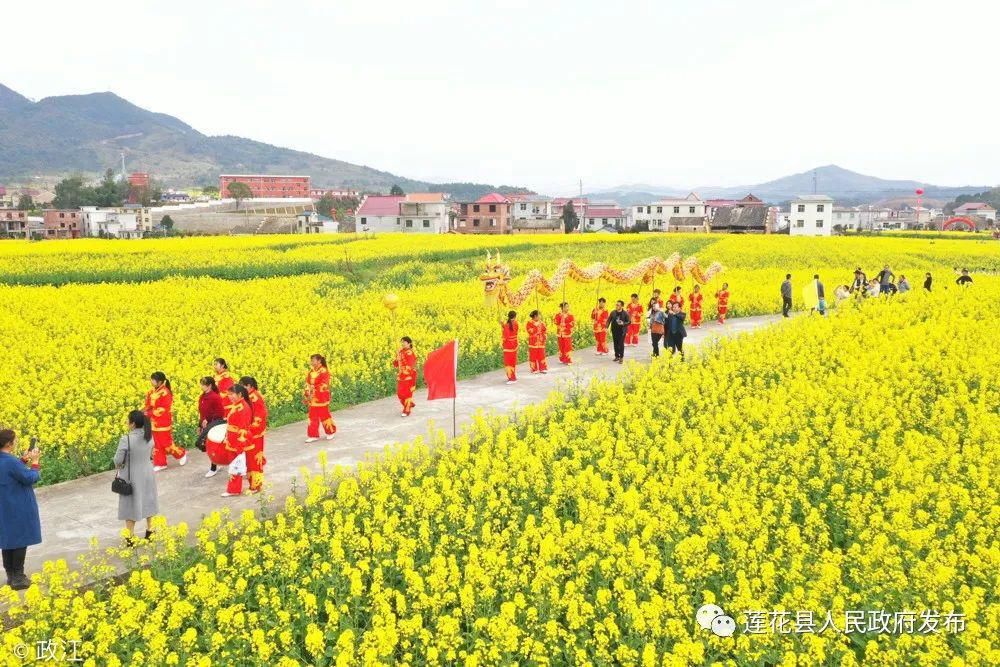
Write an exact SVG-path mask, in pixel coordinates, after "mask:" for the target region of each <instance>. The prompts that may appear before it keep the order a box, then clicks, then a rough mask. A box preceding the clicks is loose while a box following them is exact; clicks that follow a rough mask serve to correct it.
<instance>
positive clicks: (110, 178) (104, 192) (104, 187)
mask: <svg viewBox="0 0 1000 667" xmlns="http://www.w3.org/2000/svg"><path fill="white" fill-rule="evenodd" d="M128 188H129V185H128V181H119V180H118V179H117V178H115V172H114V170H112V169H108V170H107V171H105V172H104V178H102V179H101V182H100V183H98V184H97V187H96V188H94V205H96V206H121V205H122V202H124V201H125V200H126V199H127V198H128Z"/></svg>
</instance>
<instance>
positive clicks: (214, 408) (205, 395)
mask: <svg viewBox="0 0 1000 667" xmlns="http://www.w3.org/2000/svg"><path fill="white" fill-rule="evenodd" d="M219 361H220V360H216V364H218V362H219ZM225 420H226V409H225V407H224V406H223V402H222V394H221V393H220V392H219V385H217V384H215V378H211V377H208V376H207V375H206V376H205V377H203V378H202V379H201V396H199V397H198V424H199V426H200V428H201V432H200V433H199V434H198V443H199V446H198V449H202V450H204V446H203V445H202V444H201V443H204V442H205V436H206V435H207V434H208V425H209V424H212V423H213V422H222V421H225ZM218 472H219V466H217V465H215V464H214V463H213V464H212V465H211V466H210V467H209V469H208V472H206V473H205V477H215V476H216V475H217V474H218Z"/></svg>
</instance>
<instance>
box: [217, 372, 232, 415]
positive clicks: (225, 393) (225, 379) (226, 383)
mask: <svg viewBox="0 0 1000 667" xmlns="http://www.w3.org/2000/svg"><path fill="white" fill-rule="evenodd" d="M214 380H215V386H217V387H218V388H219V396H221V397H222V407H223V408H228V407H229V388H230V387H232V386H233V385H234V384H236V383H235V382H233V378H232V376H231V375H229V371H222V372H221V373H216V374H215V377H214Z"/></svg>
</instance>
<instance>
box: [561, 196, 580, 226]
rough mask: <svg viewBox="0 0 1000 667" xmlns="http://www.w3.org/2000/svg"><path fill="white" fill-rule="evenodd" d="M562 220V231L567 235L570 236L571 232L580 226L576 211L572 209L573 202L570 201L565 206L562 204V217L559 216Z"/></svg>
mask: <svg viewBox="0 0 1000 667" xmlns="http://www.w3.org/2000/svg"><path fill="white" fill-rule="evenodd" d="M559 219H560V220H562V223H563V229H564V230H565V231H566V233H567V234H572V233H573V230H575V229H576V228H577V227H579V226H580V218H579V216H577V214H576V210H575V209H574V208H573V200H572V199H570V200H569V201H567V202H566V203H565V204H563V210H562V215H561V216H559Z"/></svg>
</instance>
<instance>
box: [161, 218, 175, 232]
mask: <svg viewBox="0 0 1000 667" xmlns="http://www.w3.org/2000/svg"><path fill="white" fill-rule="evenodd" d="M160 227H161V228H163V229H166V230H167V231H170V230H172V229H173V228H174V219H173V218H171V217H170V216H169V215H165V216H163V218H162V219H161V220H160Z"/></svg>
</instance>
